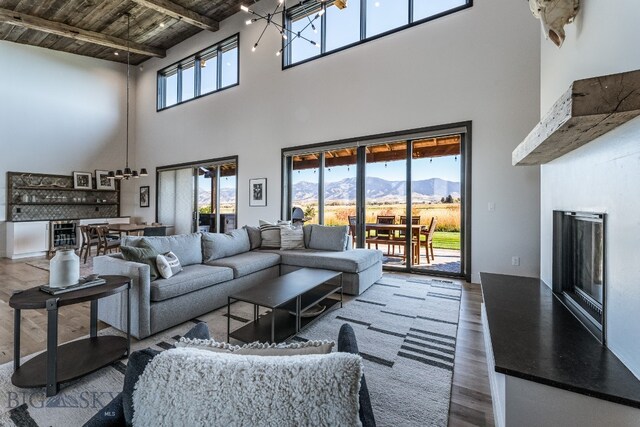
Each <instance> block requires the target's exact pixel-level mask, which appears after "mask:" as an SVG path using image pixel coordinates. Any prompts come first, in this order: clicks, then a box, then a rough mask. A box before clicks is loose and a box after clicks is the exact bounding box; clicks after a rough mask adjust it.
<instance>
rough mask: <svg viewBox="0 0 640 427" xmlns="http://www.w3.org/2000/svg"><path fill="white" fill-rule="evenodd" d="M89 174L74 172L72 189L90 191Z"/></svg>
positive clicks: (90, 176)
mask: <svg viewBox="0 0 640 427" xmlns="http://www.w3.org/2000/svg"><path fill="white" fill-rule="evenodd" d="M91 178H92V175H91V172H74V173H73V188H75V189H76V190H91V189H92V187H91V184H92V183H91Z"/></svg>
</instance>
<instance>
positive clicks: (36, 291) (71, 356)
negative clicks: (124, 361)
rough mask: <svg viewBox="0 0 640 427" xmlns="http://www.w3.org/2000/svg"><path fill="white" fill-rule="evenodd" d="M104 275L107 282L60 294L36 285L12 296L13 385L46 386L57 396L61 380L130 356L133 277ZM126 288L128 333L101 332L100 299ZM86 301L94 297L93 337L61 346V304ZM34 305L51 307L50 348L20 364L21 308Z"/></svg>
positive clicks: (91, 326)
mask: <svg viewBox="0 0 640 427" xmlns="http://www.w3.org/2000/svg"><path fill="white" fill-rule="evenodd" d="M100 277H102V278H103V279H105V280H106V283H105V284H103V285H98V286H94V287H91V288H85V289H78V290H77V291H71V292H67V293H63V294H59V295H51V294H48V293H46V292H43V291H41V290H40V287H35V288H30V289H27V290H24V291H20V292H17V293H15V294H13V295H12V296H11V298H10V299H9V306H10V307H12V308H13V309H14V325H13V328H14V329H13V375H12V376H11V382H12V383H13V385H15V386H16V387H24V388H30V387H46V388H47V396H55V395H56V394H58V391H59V390H60V383H62V382H65V381H70V380H74V379H76V378H79V377H81V376H83V375H86V374H89V373H91V372H94V371H97V370H98V369H100V368H102V367H104V366H107V365H109V364H111V363H113V362H115V361H116V360H119V359H121V358H123V357H125V356H129V350H130V343H131V335H130V330H129V322H130V319H131V317H130V316H131V308H130V305H129V303H130V301H129V298H130V296H129V289H130V288H131V280H130V279H129V278H128V277H126V276H100ZM123 291H127V337H126V338H124V337H119V336H111V335H103V336H98V300H99V299H100V298H104V297H108V296H111V295H115V294H118V293H120V292H123ZM85 301H91V315H90V329H89V330H90V334H89V335H90V336H89V338H85V339H80V340H76V341H71V342H68V343H66V344H62V345H60V346H58V308H59V307H63V306H65V305H71V304H78V303H81V302H85ZM34 309H46V310H47V351H45V352H44V353H41V354H39V355H37V356H35V357H33V358H32V359H30V360H28V361H27V362H25V363H24V365H22V366H20V312H21V310H34Z"/></svg>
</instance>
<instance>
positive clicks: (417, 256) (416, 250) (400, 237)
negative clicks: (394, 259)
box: [394, 215, 420, 264]
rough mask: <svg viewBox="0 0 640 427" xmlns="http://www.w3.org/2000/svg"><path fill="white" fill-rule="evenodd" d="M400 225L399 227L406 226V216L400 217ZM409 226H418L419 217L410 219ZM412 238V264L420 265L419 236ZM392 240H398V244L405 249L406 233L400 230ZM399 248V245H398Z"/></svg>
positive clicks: (415, 216)
mask: <svg viewBox="0 0 640 427" xmlns="http://www.w3.org/2000/svg"><path fill="white" fill-rule="evenodd" d="M400 224H401V225H406V224H407V216H406V215H400ZM411 224H413V225H420V215H414V216H412V217H411ZM412 237H413V263H414V264H420V245H419V242H420V236H419V235H418V236H412ZM394 240H399V242H400V243H401V245H402V247H403V248H404V247H405V243H404V242H405V240H407V233H406V231H403V230H400V231H399V232H398V236H397V237H396V238H395V239H394ZM398 246H400V245H398Z"/></svg>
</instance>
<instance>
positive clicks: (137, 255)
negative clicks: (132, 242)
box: [120, 239, 160, 282]
mask: <svg viewBox="0 0 640 427" xmlns="http://www.w3.org/2000/svg"><path fill="white" fill-rule="evenodd" d="M136 243H137V245H138V246H120V252H122V257H123V258H124V259H125V260H126V261H133V262H139V263H141V264H147V265H148V266H149V278H150V280H151V281H152V282H153V281H154V280H156V279H157V278H158V267H157V266H156V258H157V257H158V255H160V254H159V253H158V251H156V250H155V249H154V247H153V246H151V244H150V243H149V242H148V241H147V239H140V241H138V242H136Z"/></svg>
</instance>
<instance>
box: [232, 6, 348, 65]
mask: <svg viewBox="0 0 640 427" xmlns="http://www.w3.org/2000/svg"><path fill="white" fill-rule="evenodd" d="M326 1H327V0H302V1H300V3H298V7H304V6H305V5H309V7H313V6H315V5H320V10H319V11H318V12H317V13H316V14H315V15H313V18H312V17H311V16H307V21H308V22H307V24H306V25H305V26H304V28H302V30H300V31H291V30H290V29H289V28H287V27H286V26H285V25H284V16H285V13H286V9H287V7H286V4H285V0H277V2H276V7H275V8H274V9H273V11H272V12H271V13H267V14H266V15H265V14H262V13H258V12H256V11H254V10H252V9H249V7H248V6H245V5H242V6H240V10H242V11H243V12H246V13H250V14H251V15H254V16H255V18H251V19H248V20H247V21H246V22H245V24H247V25H251V24H253V23H254V22H258V21H263V20H264V21H265V22H266V24H265V26H264V29H263V30H262V33H260V37H258V41H256V42H255V44H254V45H253V47H252V48H251V51H252V52H255V50H256V49H257V48H258V45H259V44H260V40H262V36H264V33H265V31H267V28H268V27H269V25H273V27H274V28H275V29H276V30H277V31H278V33H280V36H281V37H282V38H283V39H284V40H285V41H286V43H285V45H284V46H283V47H282V48H280V50H278V51H277V52H276V56H280V55H281V54H282V51H283V50H284V49H286V48H287V47H288V46H289V45H290V44H291V43H292V42H293V41H294V40H295V39H302V40H305V41H307V42H309V43H310V44H312V45H313V46H315V47H317V48H318V49H319V48H320V43H318V42H316V41H314V40H311V39H309V38H307V37H305V36H303V35H302V33H304V31H305V30H306V29H307V28H309V27H311V29H312V30H313V31H314V32H317V30H316V26H315V21H316V20H317V19H319V18H320V17H321V16H322V15H324V12H325V7H324V5H325V3H326ZM333 4H334V5H335V6H336V7H337V8H338V9H344V8H345V7H347V0H336V1H335V2H334V3H333ZM278 14H282V16H283V20H282V24H280V23H278V22H276V21H274V18H275V17H276V16H277V15H278Z"/></svg>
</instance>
